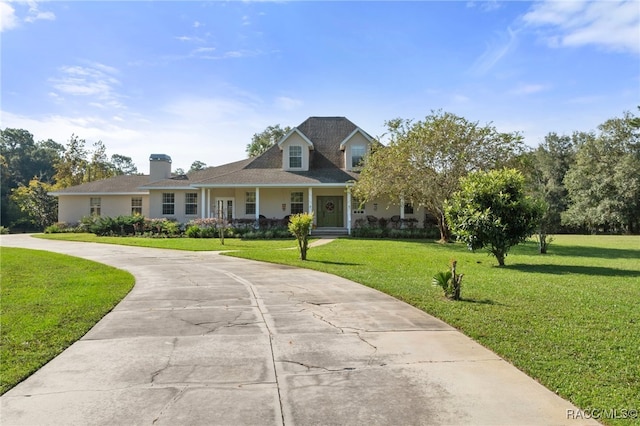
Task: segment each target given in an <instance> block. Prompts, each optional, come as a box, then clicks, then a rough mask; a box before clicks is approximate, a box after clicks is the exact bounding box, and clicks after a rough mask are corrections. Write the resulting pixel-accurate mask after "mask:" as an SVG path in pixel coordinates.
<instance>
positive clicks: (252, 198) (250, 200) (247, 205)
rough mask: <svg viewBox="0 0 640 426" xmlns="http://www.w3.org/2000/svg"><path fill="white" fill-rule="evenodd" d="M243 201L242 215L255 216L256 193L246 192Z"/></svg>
mask: <svg viewBox="0 0 640 426" xmlns="http://www.w3.org/2000/svg"><path fill="white" fill-rule="evenodd" d="M245 194H246V195H245V201H244V214H252V215H255V214H256V193H255V192H247V193H245Z"/></svg>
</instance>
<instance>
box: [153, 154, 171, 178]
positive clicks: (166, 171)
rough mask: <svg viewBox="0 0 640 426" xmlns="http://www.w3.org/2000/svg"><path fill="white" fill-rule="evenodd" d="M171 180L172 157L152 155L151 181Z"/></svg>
mask: <svg viewBox="0 0 640 426" xmlns="http://www.w3.org/2000/svg"><path fill="white" fill-rule="evenodd" d="M170 178H171V157H169V156H168V155H166V154H151V156H150V157H149V180H150V181H151V182H155V181H157V180H161V179H170Z"/></svg>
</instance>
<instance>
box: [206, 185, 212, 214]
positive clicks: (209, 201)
mask: <svg viewBox="0 0 640 426" xmlns="http://www.w3.org/2000/svg"><path fill="white" fill-rule="evenodd" d="M206 217H211V188H208V189H207V216H206Z"/></svg>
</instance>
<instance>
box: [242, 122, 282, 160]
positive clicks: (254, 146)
mask: <svg viewBox="0 0 640 426" xmlns="http://www.w3.org/2000/svg"><path fill="white" fill-rule="evenodd" d="M290 131H291V127H289V126H286V127H285V128H284V129H283V128H281V127H280V124H276V125H275V126H268V127H267V128H266V129H264V130H263V131H262V132H260V133H254V135H253V137H252V138H251V143H250V144H248V145H247V148H246V152H247V156H248V157H250V158H251V157H257V156H259V155H261V154H263V153H264V152H265V151H266V150H268V149H269V148H271V147H272V146H273V145H274V144H276V143H277V142H278V141H279V140H280V139H282V138H283V137H284V136H285V135H286V134H287V133H289V132H290Z"/></svg>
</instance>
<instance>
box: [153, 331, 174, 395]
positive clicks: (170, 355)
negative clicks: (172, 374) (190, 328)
mask: <svg viewBox="0 0 640 426" xmlns="http://www.w3.org/2000/svg"><path fill="white" fill-rule="evenodd" d="M177 343H178V338H177V337H174V338H173V339H171V343H170V345H171V352H169V356H167V362H166V363H165V365H164V367H162V368H160V369H159V370H156V371H154V372H153V373H151V381H150V382H149V383H150V384H151V386H154V385H155V383H154V382H155V380H156V378H157V377H158V376H159V375H160V374H162V373H163V372H164V371H165V370H166V369H167V368H169V366H170V365H171V358H173V353H174V352H175V350H176V344H177Z"/></svg>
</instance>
